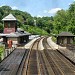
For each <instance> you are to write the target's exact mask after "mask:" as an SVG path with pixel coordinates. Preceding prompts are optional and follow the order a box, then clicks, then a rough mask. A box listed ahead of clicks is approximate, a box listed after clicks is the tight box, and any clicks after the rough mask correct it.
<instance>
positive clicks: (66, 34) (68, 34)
mask: <svg viewBox="0 0 75 75" xmlns="http://www.w3.org/2000/svg"><path fill="white" fill-rule="evenodd" d="M58 36H75V35H73V34H72V33H70V32H61V33H60V34H58Z"/></svg>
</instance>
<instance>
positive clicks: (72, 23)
mask: <svg viewBox="0 0 75 75" xmlns="http://www.w3.org/2000/svg"><path fill="white" fill-rule="evenodd" d="M9 13H12V14H13V15H14V16H15V17H16V18H17V20H18V23H17V26H18V27H21V28H23V29H24V30H25V31H28V32H30V33H32V34H39V35H50V34H51V35H57V34H59V33H60V32H63V31H65V32H66V31H67V32H71V33H73V34H75V2H73V3H72V4H70V6H69V8H68V9H67V10H63V9H61V10H59V11H58V12H57V13H56V14H55V15H54V16H51V17H48V16H47V17H32V16H31V15H30V14H29V13H28V12H24V11H20V10H12V8H11V7H9V6H2V7H0V31H2V30H3V22H2V18H3V17H5V16H7V15H8V14H9Z"/></svg>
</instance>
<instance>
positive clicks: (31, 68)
mask: <svg viewBox="0 0 75 75" xmlns="http://www.w3.org/2000/svg"><path fill="white" fill-rule="evenodd" d="M42 38H43V37H41V38H39V39H37V40H36V41H35V42H34V43H33V44H32V47H31V49H30V53H29V55H28V59H27V62H26V63H25V64H24V69H23V73H22V75H40V67H39V60H38V44H39V42H40V40H41V39H42ZM26 66H27V67H26Z"/></svg>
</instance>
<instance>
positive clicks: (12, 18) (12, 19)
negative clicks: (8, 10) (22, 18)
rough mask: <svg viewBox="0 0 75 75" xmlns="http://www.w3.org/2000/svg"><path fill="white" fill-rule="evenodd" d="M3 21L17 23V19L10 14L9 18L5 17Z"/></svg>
mask: <svg viewBox="0 0 75 75" xmlns="http://www.w3.org/2000/svg"><path fill="white" fill-rule="evenodd" d="M2 20H3V21H16V20H17V19H16V18H15V17H14V16H13V15H12V14H9V15H8V16H6V17H4V18H3V19H2Z"/></svg>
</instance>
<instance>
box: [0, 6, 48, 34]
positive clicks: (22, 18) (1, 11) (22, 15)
mask: <svg viewBox="0 0 75 75" xmlns="http://www.w3.org/2000/svg"><path fill="white" fill-rule="evenodd" d="M9 13H12V14H13V15H14V16H15V17H16V18H17V20H18V22H17V26H18V27H21V28H22V29H24V30H25V31H28V32H30V33H31V34H39V35H47V34H48V33H47V31H45V30H43V29H41V28H39V27H37V26H36V27H35V25H34V19H33V17H32V16H31V15H30V14H29V13H27V12H23V11H20V10H12V8H11V7H9V6H2V7H0V31H1V32H2V30H3V22H2V18H4V17H5V16H7V15H8V14H9ZM27 27H28V28H27Z"/></svg>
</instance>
